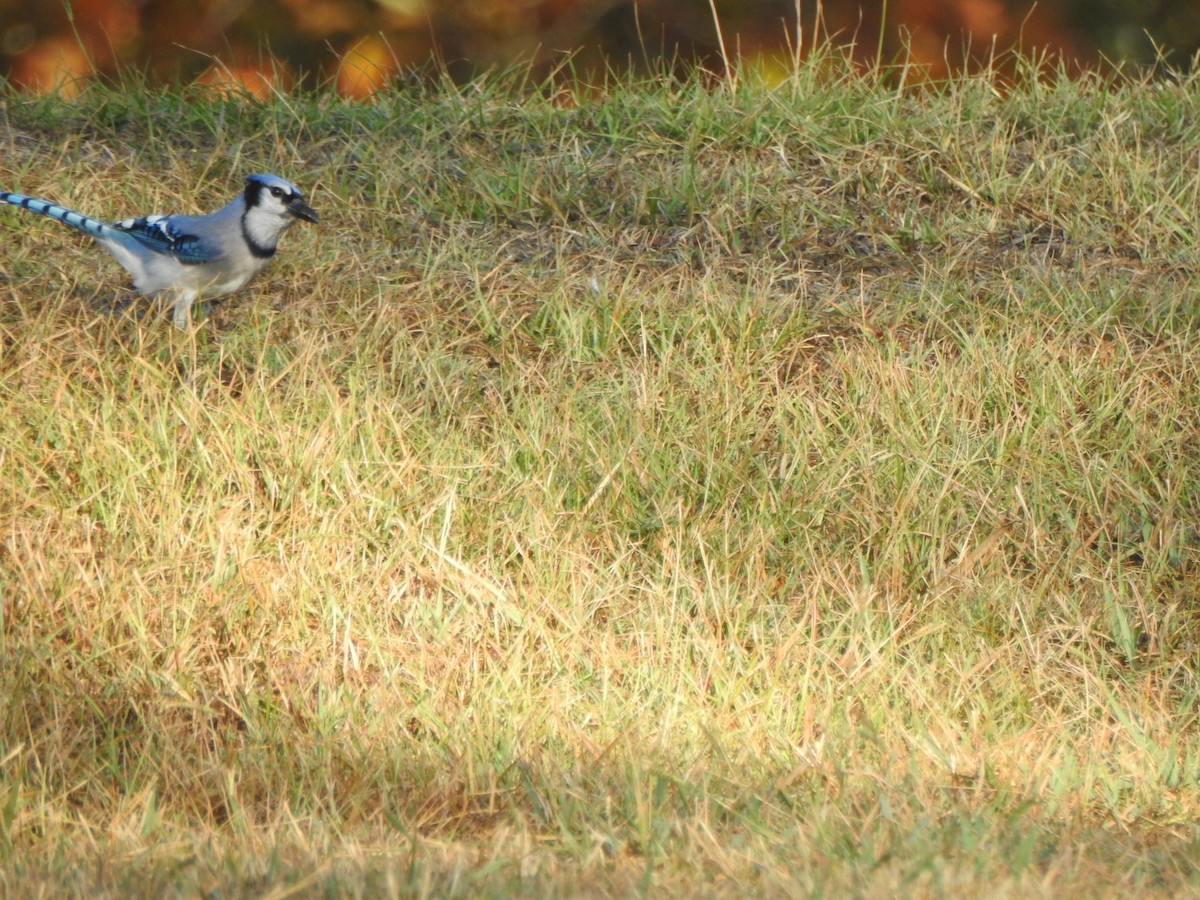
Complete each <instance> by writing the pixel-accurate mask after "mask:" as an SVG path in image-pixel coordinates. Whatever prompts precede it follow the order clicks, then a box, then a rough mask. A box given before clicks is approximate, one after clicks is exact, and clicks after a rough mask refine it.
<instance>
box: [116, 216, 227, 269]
mask: <svg viewBox="0 0 1200 900" xmlns="http://www.w3.org/2000/svg"><path fill="white" fill-rule="evenodd" d="M183 219H184V217H180V216H141V217H139V218H137V219H124V220H123V221H120V222H117V223H115V224H114V225H112V226H111V227H112V228H113V229H115V230H116V231H120V232H122V233H123V234H127V235H129V236H130V237H131V238H133V239H134V240H136V241H137V242H138V243H139V244H141V245H142V246H144V247H147V248H149V249H151V250H153V251H154V252H155V253H162V254H164V255H166V256H173V257H175V258H176V259H177V260H179V261H180V262H181V263H183V264H184V265H189V266H191V265H199V264H200V263H206V262H212V261H213V260H215V259H218V258H219V257H220V256H221V251H220V250H219V249H217V248H216V247H214V246H212V245H211V244H208V243H207V242H205V241H204V240H203V239H201V238H199V237H197V236H196V235H194V234H189V233H188V232H187V229H186V227H185V226H186V221H184V220H183Z"/></svg>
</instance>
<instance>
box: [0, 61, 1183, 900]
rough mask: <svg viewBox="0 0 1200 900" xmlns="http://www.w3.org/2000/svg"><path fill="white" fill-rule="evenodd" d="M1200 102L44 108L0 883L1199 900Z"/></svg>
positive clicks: (834, 83) (2, 739) (36, 165)
mask: <svg viewBox="0 0 1200 900" xmlns="http://www.w3.org/2000/svg"><path fill="white" fill-rule="evenodd" d="M1196 96H1197V94H1196V89H1195V85H1194V84H1192V83H1181V84H1164V85H1151V84H1105V85H1102V84H1098V83H1090V82H1075V83H1072V82H1065V81H1064V82H1061V83H1052V84H1047V83H1042V84H1033V83H1029V84H1025V85H1023V86H1020V87H1018V88H1015V89H1013V90H1012V91H1011V92H1010V93H1007V94H1002V93H1001V92H999V91H997V90H995V89H994V86H993V85H991V84H990V83H988V82H987V81H986V80H975V81H964V82H961V83H956V84H953V85H948V86H946V88H945V90H944V91H942V92H940V93H934V92H928V91H926V92H923V93H912V92H906V91H901V90H895V89H889V88H887V87H884V86H881V85H879V84H877V83H873V82H870V81H865V80H862V79H859V78H857V77H855V76H850V75H847V76H844V77H834V76H831V75H830V71H829V67H828V66H826V67H824V69H822V67H821V66H819V65H816V64H814V65H813V66H812V67H811V68H805V69H804V70H802V71H800V72H798V73H797V75H796V78H795V81H794V83H792V84H789V85H784V86H782V87H780V88H776V89H773V90H768V89H765V88H757V87H753V86H750V85H742V86H741V87H740V88H739V89H738V91H737V92H736V93H729V92H725V91H716V92H706V91H703V90H700V89H698V88H693V87H690V86H682V87H681V86H678V85H670V84H665V83H649V84H636V85H634V84H631V85H628V86H625V87H622V88H620V89H615V90H614V91H612V92H611V93H609V94H606V95H605V96H602V97H591V98H587V99H584V100H581V102H580V104H579V105H578V107H577V108H573V109H562V108H559V107H556V106H555V105H554V104H552V103H549V102H547V101H545V100H543V99H540V98H539V97H537V96H529V95H521V94H519V93H517V92H514V91H512V90H510V89H509V88H508V87H507V86H506V85H505V84H503V83H488V84H481V85H473V86H471V87H469V88H464V89H461V90H457V91H452V90H447V89H445V88H442V89H440V90H431V91H424V92H415V93H397V94H395V95H393V96H391V97H388V98H384V99H383V100H381V101H380V102H379V103H378V104H376V105H375V106H373V107H350V106H341V105H338V104H336V103H333V102H332V101H330V100H329V99H328V98H324V97H322V98H298V97H297V98H285V99H280V100H279V102H277V103H274V104H268V105H265V106H251V105H246V104H239V103H236V102H230V103H222V104H215V105H214V104H213V103H212V102H211V101H208V102H206V103H203V104H198V103H192V104H190V105H189V104H185V103H184V102H183V100H182V99H181V98H179V97H174V96H171V95H154V94H145V93H142V92H139V91H137V90H136V89H133V88H131V89H129V90H127V91H121V92H115V93H111V94H101V93H99V92H97V93H96V94H95V96H93V97H92V98H91V100H90V102H89V103H88V104H87V105H83V104H80V103H75V104H59V103H54V102H49V101H28V100H22V99H19V98H16V97H8V98H6V101H5V102H6V106H5V107H4V108H3V110H2V111H0V149H2V153H0V185H3V186H5V187H10V188H16V189H20V190H23V191H25V192H27V193H34V194H39V195H43V196H49V197H52V198H53V199H56V200H58V201H61V202H64V203H66V204H68V205H74V206H77V207H81V208H84V209H85V210H86V211H89V212H94V213H96V214H98V215H106V216H114V217H115V216H119V215H125V214H129V213H131V212H138V211H148V210H151V209H152V208H160V209H162V210H174V209H179V210H187V211H191V210H192V209H193V208H194V206H193V198H204V203H203V204H199V203H198V201H197V204H198V205H206V206H207V205H212V204H213V203H216V202H219V201H220V200H221V199H222V198H223V197H224V195H225V193H226V192H227V191H228V190H230V189H231V187H232V186H233V185H236V183H237V181H238V179H239V177H240V176H241V175H242V174H244V173H245V172H247V171H251V170H270V171H278V172H280V174H283V175H285V176H286V177H290V178H292V179H293V180H296V181H297V182H298V183H300V184H301V185H302V186H304V187H306V188H309V187H311V188H312V189H313V190H312V194H313V196H312V199H313V202H314V205H316V206H317V207H318V208H319V209H320V211H321V212H322V214H323V217H324V218H323V222H322V225H321V226H320V228H319V229H315V230H314V229H309V230H303V231H301V230H300V229H297V230H296V231H294V232H292V233H290V234H289V235H288V238H287V243H286V246H285V247H284V248H283V249H282V252H281V255H280V259H279V260H278V262H277V263H276V265H275V267H274V268H273V269H272V270H270V272H269V273H268V275H267V276H266V277H264V278H263V280H262V281H261V282H259V283H258V284H256V285H255V286H254V287H253V288H251V289H249V290H247V291H246V292H244V293H243V294H242V295H240V296H238V297H235V298H231V299H229V300H227V301H225V302H224V303H222V304H221V305H220V306H219V307H218V308H217V309H216V311H215V312H214V314H213V316H212V317H211V318H210V320H209V321H207V322H205V323H204V324H202V325H201V326H199V327H197V328H196V329H195V330H194V331H193V332H192V333H190V334H188V335H179V334H176V333H174V332H173V330H172V329H171V328H170V327H169V324H168V323H167V321H166V320H165V319H164V318H163V316H161V315H159V314H156V313H155V311H154V310H152V309H150V308H149V307H147V306H146V305H145V304H144V303H135V304H133V305H132V308H131V311H127V312H125V313H122V314H117V315H113V314H111V313H110V312H108V311H107V310H108V309H109V308H110V307H112V306H113V305H119V304H114V302H113V298H114V296H115V295H117V294H118V292H119V286H120V284H121V279H120V276H119V273H118V272H117V271H116V269H115V267H114V266H113V265H112V264H111V263H110V262H108V261H107V259H106V258H105V257H103V256H101V255H100V253H99V252H98V251H96V250H95V249H94V248H91V247H89V246H87V245H86V244H84V243H83V242H81V241H78V240H76V239H75V238H74V237H72V236H71V235H69V234H67V233H66V232H59V231H56V230H53V226H52V225H51V224H49V223H45V222H43V221H42V220H39V219H35V218H33V217H32V216H30V215H28V214H26V213H22V212H18V211H12V212H11V213H3V214H2V215H0V232H2V233H3V234H4V241H3V255H2V256H0V548H2V550H0V698H3V702H2V703H0V885H2V886H3V888H2V889H3V890H4V891H5V892H7V893H10V894H12V895H14V896H15V895H18V894H20V895H32V894H35V893H37V892H39V891H41V892H44V893H47V894H58V893H79V894H89V895H127V894H129V893H138V894H146V895H156V896H157V895H162V894H189V895H190V894H195V893H196V892H203V893H212V892H220V893H221V895H222V896H238V895H255V896H257V895H265V896H283V895H286V894H288V893H297V894H301V895H316V894H334V895H369V896H378V895H389V894H390V895H444V894H476V893H498V894H504V893H513V894H516V893H522V894H578V895H585V896H586V895H609V894H617V895H628V894H631V893H635V892H645V893H653V894H656V895H680V896H697V895H700V896H704V895H711V896H725V895H729V896H734V895H736V896H744V895H745V894H746V893H747V892H753V893H760V894H765V895H771V896H774V895H808V894H812V893H824V894H856V895H866V896H894V895H895V894H897V893H903V894H909V895H930V896H933V895H953V896H963V895H967V896H969V895H980V894H986V895H989V896H1055V895H1089V896H1127V895H1128V894H1129V893H1130V892H1133V891H1136V892H1137V893H1138V894H1139V895H1144V896H1156V895H1157V896H1170V895H1176V894H1179V893H1182V892H1186V891H1188V890H1194V889H1195V888H1196V886H1197V880H1198V875H1197V871H1196V865H1195V862H1194V860H1195V859H1196V858H1200V857H1197V854H1196V850H1197V847H1196V844H1197V837H1196V831H1195V824H1194V823H1195V821H1196V818H1197V814H1198V812H1200V810H1198V809H1197V807H1198V802H1197V798H1198V796H1200V795H1198V794H1197V778H1198V775H1200V742H1198V740H1197V724H1196V699H1197V679H1196V662H1197V646H1198V643H1197V642H1198V640H1200V608H1198V607H1197V605H1196V600H1195V589H1196V585H1197V574H1198V569H1197V543H1196V531H1195V525H1194V522H1195V521H1196V515H1197V512H1198V510H1197V507H1198V499H1197V491H1196V484H1197V479H1196V475H1197V466H1198V464H1200V452H1198V451H1197V442H1196V434H1197V426H1198V425H1200V421H1198V418H1200V414H1198V413H1197V409H1200V403H1198V400H1200V397H1198V390H1200V389H1198V388H1197V384H1198V380H1197V377H1196V376H1197V368H1198V362H1200V356H1198V354H1197V350H1196V340H1195V338H1196V335H1197V331H1198V329H1197V322H1198V318H1197V314H1196V312H1195V309H1196V307H1195V303H1194V302H1193V301H1194V295H1195V293H1196V291H1195V286H1196V279H1195V276H1194V274H1193V272H1194V269H1195V265H1194V263H1195V244H1194V239H1193V237H1192V234H1193V226H1194V217H1195V210H1196V201H1197V197H1196V191H1197V183H1198V180H1197V168H1196V165H1195V162H1196V158H1197V147H1200V135H1197V133H1196V132H1195V130H1194V127H1193V125H1192V123H1194V122H1195V121H1196V120H1197V118H1196V115H1195V113H1196V111H1197V110H1196V105H1197V103H1196ZM172 118H173V120H174V121H177V122H179V123H180V124H178V126H176V127H174V128H172V130H171V131H170V133H169V134H164V133H163V131H162V128H163V125H162V123H163V122H165V121H167V120H168V119H172ZM145 171H156V172H159V173H161V174H160V175H159V177H158V178H156V179H155V180H152V181H151V180H146V179H144V178H143V177H141V175H140V174H139V173H143V172H145ZM97 285H98V287H96V286H97ZM138 314H142V315H141V317H139V315H138Z"/></svg>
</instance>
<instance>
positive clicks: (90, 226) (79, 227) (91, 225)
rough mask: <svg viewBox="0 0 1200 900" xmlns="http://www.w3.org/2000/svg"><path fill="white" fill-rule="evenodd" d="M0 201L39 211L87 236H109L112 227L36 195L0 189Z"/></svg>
mask: <svg viewBox="0 0 1200 900" xmlns="http://www.w3.org/2000/svg"><path fill="white" fill-rule="evenodd" d="M0 202H3V203H11V204H12V205H13V206H19V207H21V208H22V209H27V210H29V211H30V212H35V213H39V214H40V215H43V216H49V217H50V218H51V219H56V220H57V221H59V222H62V223H63V224H64V225H68V226H70V227H71V228H74V229H75V230H76V231H82V232H83V233H84V234H86V235H88V236H89V237H94V238H99V237H111V236H112V228H111V227H110V226H108V225H106V224H105V223H104V222H101V221H100V220H99V219H93V218H92V217H91V216H85V215H84V214H83V213H81V212H76V211H75V210H73V209H67V207H65V206H59V205H58V204H57V203H51V202H50V201H49V200H40V199H38V198H37V197H26V196H25V195H24V194H14V193H12V192H10V191H0Z"/></svg>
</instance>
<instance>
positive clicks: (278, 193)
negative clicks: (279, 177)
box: [271, 187, 283, 197]
mask: <svg viewBox="0 0 1200 900" xmlns="http://www.w3.org/2000/svg"><path fill="white" fill-rule="evenodd" d="M271 196H272V197H282V196H283V188H277V187H273V188H271Z"/></svg>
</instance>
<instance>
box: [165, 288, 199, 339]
mask: <svg viewBox="0 0 1200 900" xmlns="http://www.w3.org/2000/svg"><path fill="white" fill-rule="evenodd" d="M195 299H196V291H179V292H177V293H176V294H175V313H174V315H173V316H172V317H171V321H172V322H173V323H174V324H175V327H176V328H178V329H179V330H180V331H187V328H188V325H190V324H191V320H192V303H193V302H194V301H195Z"/></svg>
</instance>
